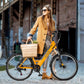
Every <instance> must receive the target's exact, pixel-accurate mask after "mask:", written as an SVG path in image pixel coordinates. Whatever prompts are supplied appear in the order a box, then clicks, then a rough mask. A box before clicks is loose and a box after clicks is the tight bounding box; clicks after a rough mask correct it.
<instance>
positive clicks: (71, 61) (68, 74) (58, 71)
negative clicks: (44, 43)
mask: <svg viewBox="0 0 84 84" xmlns="http://www.w3.org/2000/svg"><path fill="white" fill-rule="evenodd" d="M50 68H51V72H52V74H53V75H54V76H55V77H56V78H57V79H59V80H69V79H71V78H73V77H74V76H75V75H76V73H77V71H78V63H77V60H76V59H75V58H74V57H73V56H71V55H69V54H61V55H60V56H54V57H53V58H52V61H51V64H50Z"/></svg>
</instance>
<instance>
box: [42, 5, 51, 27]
mask: <svg viewBox="0 0 84 84" xmlns="http://www.w3.org/2000/svg"><path fill="white" fill-rule="evenodd" d="M44 7H46V8H47V9H48V10H49V11H50V14H48V18H49V19H50V25H49V27H52V8H51V6H50V5H49V4H48V5H44V6H43V8H44ZM44 17H45V16H44V15H42V19H43V24H45V23H44Z"/></svg>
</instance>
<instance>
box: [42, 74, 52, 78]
mask: <svg viewBox="0 0 84 84" xmlns="http://www.w3.org/2000/svg"><path fill="white" fill-rule="evenodd" d="M42 79H50V77H49V76H48V75H47V74H46V73H43V74H42Z"/></svg>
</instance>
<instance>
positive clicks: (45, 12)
mask: <svg viewBox="0 0 84 84" xmlns="http://www.w3.org/2000/svg"><path fill="white" fill-rule="evenodd" d="M42 13H43V15H47V14H49V13H50V11H48V9H47V8H46V7H43V9H42Z"/></svg>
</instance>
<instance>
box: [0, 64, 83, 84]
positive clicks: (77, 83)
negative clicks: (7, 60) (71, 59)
mask: <svg viewBox="0 0 84 84" xmlns="http://www.w3.org/2000/svg"><path fill="white" fill-rule="evenodd" d="M48 75H49V73H48ZM0 84H84V63H79V69H78V73H77V74H76V76H75V77H74V78H72V79H71V80H68V81H60V80H42V79H41V77H40V76H38V73H36V72H34V71H33V73H32V75H31V76H30V77H29V78H28V79H26V80H24V81H16V80H13V79H11V78H10V77H9V76H8V75H7V73H6V71H0Z"/></svg>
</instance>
